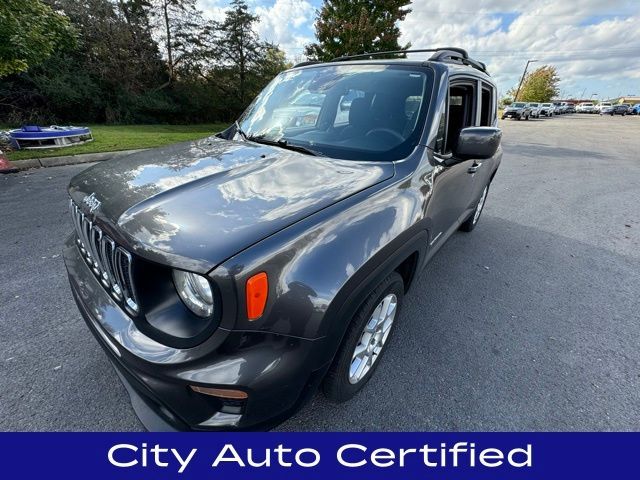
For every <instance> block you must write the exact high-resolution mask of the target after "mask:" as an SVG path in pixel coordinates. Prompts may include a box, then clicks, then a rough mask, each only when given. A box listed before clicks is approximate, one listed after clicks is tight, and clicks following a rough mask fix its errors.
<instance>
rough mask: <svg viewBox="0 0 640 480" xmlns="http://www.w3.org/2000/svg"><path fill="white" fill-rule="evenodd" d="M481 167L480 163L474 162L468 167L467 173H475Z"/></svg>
mask: <svg viewBox="0 0 640 480" xmlns="http://www.w3.org/2000/svg"><path fill="white" fill-rule="evenodd" d="M481 166H482V163H477V162H475V163H474V164H473V165H471V166H470V167H469V169H468V170H467V173H476V172H477V171H478V169H479V168H480V167H481Z"/></svg>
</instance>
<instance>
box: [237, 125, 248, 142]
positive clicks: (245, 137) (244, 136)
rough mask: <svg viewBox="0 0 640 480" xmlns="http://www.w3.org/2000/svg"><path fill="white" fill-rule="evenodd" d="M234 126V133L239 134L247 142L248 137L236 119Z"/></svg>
mask: <svg viewBox="0 0 640 480" xmlns="http://www.w3.org/2000/svg"><path fill="white" fill-rule="evenodd" d="M235 126H236V133H237V134H239V135H240V136H241V137H242V139H243V140H244V141H245V142H248V141H249V137H248V136H247V134H246V133H244V130H242V128H241V127H240V124H239V123H238V120H236V121H235Z"/></svg>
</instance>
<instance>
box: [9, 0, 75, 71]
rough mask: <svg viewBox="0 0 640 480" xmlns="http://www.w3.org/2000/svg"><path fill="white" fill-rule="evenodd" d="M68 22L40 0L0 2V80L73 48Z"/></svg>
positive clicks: (71, 31) (71, 30)
mask: <svg viewBox="0 0 640 480" xmlns="http://www.w3.org/2000/svg"><path fill="white" fill-rule="evenodd" d="M74 37H75V33H74V30H73V28H72V27H71V25H70V23H69V20H68V19H67V17H65V16H64V15H61V14H60V13H58V12H55V11H54V10H53V9H51V8H50V7H49V6H47V5H45V4H44V3H42V2H41V1H40V0H27V1H25V0H2V2H0V78H2V77H4V76H7V75H10V74H12V73H19V72H24V71H26V70H28V69H29V68H30V67H32V66H34V65H38V64H40V63H42V62H43V61H45V60H46V59H47V58H49V57H50V56H51V54H52V53H53V52H54V51H56V50H57V49H60V48H63V47H65V46H70V45H72V44H73V41H74Z"/></svg>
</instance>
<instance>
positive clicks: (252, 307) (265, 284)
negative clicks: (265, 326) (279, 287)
mask: <svg viewBox="0 0 640 480" xmlns="http://www.w3.org/2000/svg"><path fill="white" fill-rule="evenodd" d="M246 290H247V318H248V319H249V320H257V319H258V318H260V317H261V316H262V313H263V312H264V306H265V305H266V304H267V295H268V294H269V280H268V279H267V274H266V273H264V272H260V273H256V274H255V275H254V276H253V277H251V278H249V280H247V288H246Z"/></svg>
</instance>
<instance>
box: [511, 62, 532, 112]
mask: <svg viewBox="0 0 640 480" xmlns="http://www.w3.org/2000/svg"><path fill="white" fill-rule="evenodd" d="M537 61H538V60H527V64H526V65H525V66H524V72H522V78H521V79H520V85H518V90H516V98H514V99H513V101H514V102H517V101H518V95H520V89H521V88H522V82H524V77H525V75H526V74H527V69H528V68H529V64H530V63H533V62H537Z"/></svg>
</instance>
